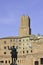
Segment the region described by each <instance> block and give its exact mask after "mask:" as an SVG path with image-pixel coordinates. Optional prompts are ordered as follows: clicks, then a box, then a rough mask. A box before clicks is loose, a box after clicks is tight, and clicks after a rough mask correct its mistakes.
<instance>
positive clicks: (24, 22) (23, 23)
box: [19, 16, 31, 36]
mask: <svg viewBox="0 0 43 65" xmlns="http://www.w3.org/2000/svg"><path fill="white" fill-rule="evenodd" d="M28 35H31V28H30V18H29V16H21V18H20V29H19V36H28Z"/></svg>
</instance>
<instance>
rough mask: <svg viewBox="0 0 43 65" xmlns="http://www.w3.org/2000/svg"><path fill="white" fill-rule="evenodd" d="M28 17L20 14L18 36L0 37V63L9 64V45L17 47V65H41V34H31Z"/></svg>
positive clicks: (42, 52)
mask: <svg viewBox="0 0 43 65" xmlns="http://www.w3.org/2000/svg"><path fill="white" fill-rule="evenodd" d="M30 29H31V28H30V18H29V17H28V16H21V21H20V29H19V36H18V37H17V36H16V37H4V38H0V64H1V65H10V63H11V54H10V52H11V51H10V50H9V49H8V48H10V47H11V46H15V47H17V52H18V56H17V61H16V63H17V64H18V65H43V62H42V61H43V36H36V35H32V34H31V32H30Z"/></svg>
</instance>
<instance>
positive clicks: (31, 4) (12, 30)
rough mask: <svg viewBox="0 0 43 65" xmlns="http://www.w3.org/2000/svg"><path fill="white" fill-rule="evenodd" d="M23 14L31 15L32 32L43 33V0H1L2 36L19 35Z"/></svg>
mask: <svg viewBox="0 0 43 65" xmlns="http://www.w3.org/2000/svg"><path fill="white" fill-rule="evenodd" d="M22 15H28V16H29V17H30V20H31V29H32V34H38V33H39V34H41V35H43V0H0V37H6V36H17V35H18V32H19V31H18V30H19V26H20V16H22Z"/></svg>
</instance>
